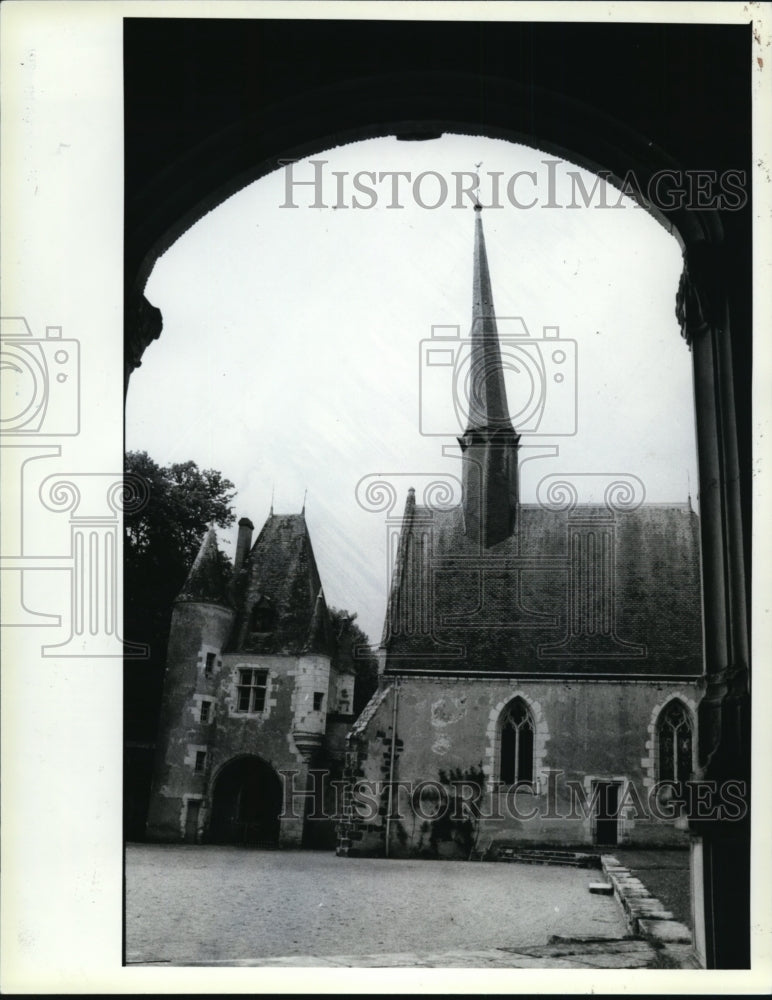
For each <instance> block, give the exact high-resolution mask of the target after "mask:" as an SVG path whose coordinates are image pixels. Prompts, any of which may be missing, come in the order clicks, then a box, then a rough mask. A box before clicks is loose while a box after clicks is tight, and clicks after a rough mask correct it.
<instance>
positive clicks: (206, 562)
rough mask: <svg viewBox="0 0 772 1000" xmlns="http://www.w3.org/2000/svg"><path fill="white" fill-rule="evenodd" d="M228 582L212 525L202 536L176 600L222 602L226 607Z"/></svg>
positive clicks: (227, 602)
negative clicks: (202, 538)
mask: <svg viewBox="0 0 772 1000" xmlns="http://www.w3.org/2000/svg"><path fill="white" fill-rule="evenodd" d="M229 582H230V581H229V580H228V572H227V569H226V565H225V563H224V562H223V559H222V557H221V555H220V550H219V548H218V546H217V532H216V531H215V530H214V525H212V526H211V527H210V528H209V530H208V531H207V533H206V535H205V536H204V540H203V541H202V543H201V547H200V548H199V550H198V555H197V556H196V558H195V559H194V560H193V565H192V566H191V567H190V572H189V573H188V578H187V580H186V581H185V583H184V584H183V587H182V590H181V591H180V593H179V595H178V597H177V600H178V601H200V602H203V603H205V604H222V605H225V606H226V607H228V606H229V605H230V597H229V594H228V586H229Z"/></svg>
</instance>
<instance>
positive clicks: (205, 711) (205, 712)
mask: <svg viewBox="0 0 772 1000" xmlns="http://www.w3.org/2000/svg"><path fill="white" fill-rule="evenodd" d="M211 706H212V703H211V701H202V702H201V715H200V721H201V722H209V711H210V709H211Z"/></svg>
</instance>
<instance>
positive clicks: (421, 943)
mask: <svg viewBox="0 0 772 1000" xmlns="http://www.w3.org/2000/svg"><path fill="white" fill-rule="evenodd" d="M622 863H623V864H624V862H622ZM596 875H597V873H595V872H592V871H587V870H582V869H574V868H561V867H544V866H541V865H518V864H485V863H480V864H474V863H473V864H470V863H469V862H463V861H419V860H391V861H389V860H384V859H379V858H337V857H335V855H334V854H327V853H318V852H309V851H260V850H249V849H244V848H238V847H213V846H207V847H197V846H185V845H175V846H159V845H150V844H129V845H127V848H126V960H127V962H130V963H132V962H153V961H156V962H157V961H167V962H170V963H172V964H174V963H175V962H185V961H220V962H222V961H226V962H227V961H236V960H239V959H241V960H244V959H250V958H264V957H270V956H272V955H274V956H279V955H285V956H286V955H298V956H300V955H320V956H323V955H340V954H353V955H356V954H363V955H364V954H368V953H379V952H384V953H389V952H406V951H413V952H415V951H422V950H423V951H440V950H448V949H466V950H474V949H480V948H488V949H490V948H515V947H518V946H526V945H540V944H544V943H546V942H547V940H548V939H549V937H550V936H551V935H553V934H557V935H561V936H565V937H571V936H573V937H576V936H584V935H588V936H589V935H591V936H595V937H602V938H619V937H622V936H623V935H624V934H625V926H624V922H623V921H622V918H621V915H620V912H619V908H618V906H617V904H616V902H615V901H614V900H613V899H612V898H610V897H607V896H596V895H591V894H590V893H589V891H588V888H587V886H588V883H589V881H590V880H591V879H592V878H595V877H596Z"/></svg>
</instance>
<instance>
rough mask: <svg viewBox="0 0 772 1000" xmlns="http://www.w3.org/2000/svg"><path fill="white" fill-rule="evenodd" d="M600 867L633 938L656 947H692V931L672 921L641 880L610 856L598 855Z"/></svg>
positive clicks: (670, 915)
mask: <svg viewBox="0 0 772 1000" xmlns="http://www.w3.org/2000/svg"><path fill="white" fill-rule="evenodd" d="M600 861H601V867H602V869H603V872H604V874H605V875H606V876H607V878H608V879H609V880H610V882H611V884H612V886H613V887H614V895H615V897H616V898H617V900H618V901H619V905H620V906H621V907H622V912H623V914H624V917H625V922H626V923H627V928H628V930H629V931H630V933H631V934H634V935H635V936H636V937H642V938H646V939H647V940H648V941H653V942H656V943H659V944H692V932H691V931H690V930H689V928H688V927H686V925H685V924H682V923H680V922H679V921H678V920H675V919H674V918H673V914H672V913H671V912H670V911H669V910H666V909H665V907H664V906H663V905H662V903H661V902H660V901H659V900H658V899H657V898H656V896H652V894H651V893H650V892H649V890H648V889H647V888H646V886H645V885H644V884H643V882H641V880H640V879H638V878H635V876H634V875H632V873H631V872H630V870H629V869H628V868H625V867H624V866H623V865H620V863H619V861H618V860H617V859H616V858H615V857H614V856H613V855H611V854H603V855H601V859H600Z"/></svg>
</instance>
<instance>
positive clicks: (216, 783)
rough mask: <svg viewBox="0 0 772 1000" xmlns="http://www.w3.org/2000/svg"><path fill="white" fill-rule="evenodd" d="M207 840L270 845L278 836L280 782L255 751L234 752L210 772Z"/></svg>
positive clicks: (271, 768) (280, 796) (280, 803)
mask: <svg viewBox="0 0 772 1000" xmlns="http://www.w3.org/2000/svg"><path fill="white" fill-rule="evenodd" d="M210 803H211V807H210V814H209V831H208V838H207V839H208V840H209V841H210V843H215V844H250V845H272V844H276V843H277V842H278V840H279V814H280V813H281V808H282V785H281V781H280V779H279V776H278V774H277V773H276V771H275V770H274V769H273V767H272V766H271V765H270V764H269V763H268V762H267V761H265V760H263V758H262V757H260V756H258V755H257V754H237V755H236V756H234V757H231V758H229V759H228V760H227V761H224V762H223V763H222V764H220V766H219V767H218V768H217V769H216V771H215V772H214V774H213V776H212V782H211V791H210Z"/></svg>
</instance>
